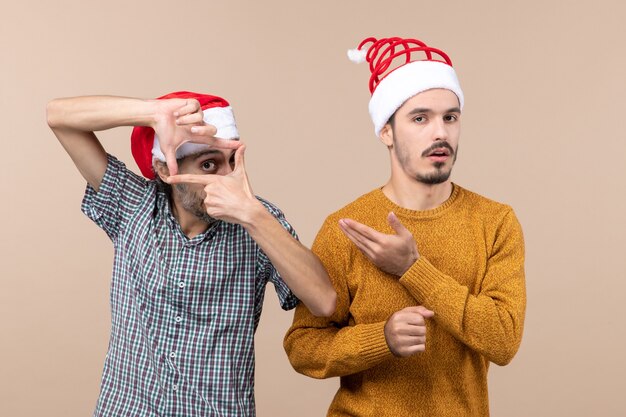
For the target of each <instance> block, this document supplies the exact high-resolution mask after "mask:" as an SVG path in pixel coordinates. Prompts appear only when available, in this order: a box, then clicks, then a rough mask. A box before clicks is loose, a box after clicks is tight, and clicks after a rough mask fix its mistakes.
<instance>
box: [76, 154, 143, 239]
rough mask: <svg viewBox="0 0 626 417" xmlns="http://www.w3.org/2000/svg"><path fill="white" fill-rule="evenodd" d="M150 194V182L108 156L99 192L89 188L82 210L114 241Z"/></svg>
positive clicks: (86, 190) (86, 191)
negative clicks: (148, 193) (148, 191)
mask: <svg viewBox="0 0 626 417" xmlns="http://www.w3.org/2000/svg"><path fill="white" fill-rule="evenodd" d="M146 191H147V181H146V180H145V179H144V178H143V177H140V176H138V175H137V174H135V173H133V172H131V171H129V170H128V168H126V165H124V163H123V162H121V161H119V160H118V159H116V158H115V157H114V156H112V155H107V168H106V171H105V173H104V177H103V178H102V182H101V183H100V187H99V189H98V191H96V190H95V189H94V188H93V187H92V186H91V185H89V184H87V188H86V189H85V195H84V197H83V202H82V205H81V210H82V212H83V213H85V215H86V216H87V217H89V218H90V219H91V220H92V221H93V222H94V223H96V224H97V225H98V226H100V228H102V229H103V230H104V231H105V232H106V234H107V235H108V236H109V238H110V239H111V240H113V241H114V240H115V239H116V238H117V236H118V235H119V232H120V229H121V228H122V227H123V226H124V223H125V222H126V221H127V220H128V218H129V217H130V215H131V214H132V213H133V212H134V211H135V209H136V208H137V206H138V205H139V203H140V202H141V200H142V198H144V196H145V194H146Z"/></svg>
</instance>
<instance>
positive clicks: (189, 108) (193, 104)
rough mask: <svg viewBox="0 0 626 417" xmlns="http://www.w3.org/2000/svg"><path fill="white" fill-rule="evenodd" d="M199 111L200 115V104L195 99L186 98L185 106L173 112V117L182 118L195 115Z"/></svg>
mask: <svg viewBox="0 0 626 417" xmlns="http://www.w3.org/2000/svg"><path fill="white" fill-rule="evenodd" d="M199 110H200V113H202V111H201V109H200V102H199V101H198V100H196V99H193V98H188V99H187V100H186V102H185V104H183V105H182V106H180V107H179V108H178V110H176V111H175V112H174V116H184V115H186V114H191V113H196V112H198V111H199Z"/></svg>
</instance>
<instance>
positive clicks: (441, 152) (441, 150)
mask: <svg viewBox="0 0 626 417" xmlns="http://www.w3.org/2000/svg"><path fill="white" fill-rule="evenodd" d="M428 156H435V157H444V156H450V151H449V150H448V149H446V148H439V149H435V150H433V151H432V152H430V153H429V154H428Z"/></svg>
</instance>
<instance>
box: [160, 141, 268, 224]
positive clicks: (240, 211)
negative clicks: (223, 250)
mask: <svg viewBox="0 0 626 417" xmlns="http://www.w3.org/2000/svg"><path fill="white" fill-rule="evenodd" d="M245 150H246V147H245V145H241V147H240V148H239V149H237V151H236V152H235V168H234V169H233V171H232V172H231V173H230V174H228V175H214V174H205V175H191V174H183V175H174V176H170V177H168V178H167V180H166V181H167V182H168V183H169V184H179V183H189V184H201V185H204V192H205V193H206V198H205V199H204V207H205V208H206V212H207V214H208V215H209V216H211V217H213V218H215V219H220V220H224V221H226V222H229V223H238V224H245V223H249V222H250V221H251V218H252V215H253V213H254V211H255V210H259V209H260V210H265V208H264V207H263V205H262V204H261V202H260V201H259V200H257V198H256V197H255V196H254V194H253V193H252V187H251V186H250V181H249V180H248V175H247V173H246V167H245V165H244V152H245Z"/></svg>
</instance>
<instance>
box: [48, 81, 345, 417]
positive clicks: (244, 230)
mask: <svg viewBox="0 0 626 417" xmlns="http://www.w3.org/2000/svg"><path fill="white" fill-rule="evenodd" d="M48 124H49V125H50V127H51V129H52V130H53V132H54V134H55V135H56V136H57V138H58V139H59V141H60V142H61V145H63V147H64V148H65V150H66V151H67V153H68V154H69V155H70V157H71V158H72V160H73V162H74V164H75V165H76V167H77V168H78V170H79V171H80V173H81V174H82V176H83V177H84V178H85V179H86V180H87V183H88V184H87V189H86V192H85V197H84V200H83V204H82V210H83V212H84V213H85V214H86V215H87V216H88V217H89V218H90V219H92V220H93V221H94V222H95V223H96V224H97V225H98V226H100V227H101V228H102V229H103V230H104V231H105V232H106V233H107V235H108V236H109V237H110V238H111V240H112V241H113V244H114V247H115V259H114V264H113V276H112V282H111V318H112V325H111V339H110V343H109V349H108V352H107V357H106V361H105V365H104V371H103V376H102V385H101V392H100V396H99V399H98V403H97V406H96V410H95V412H94V415H95V416H115V417H119V416H133V417H139V416H146V417H147V416H185V417H193V416H253V415H254V414H255V409H254V332H255V330H256V327H257V325H258V322H259V317H260V314H261V308H262V304H263V296H264V291H265V285H266V283H267V282H268V281H270V282H272V283H273V284H274V286H275V288H276V291H277V293H278V297H279V299H280V303H281V306H282V308H284V309H291V308H293V307H295V306H296V304H297V303H298V300H301V301H302V302H303V303H304V305H306V306H307V307H308V308H309V309H310V311H311V312H312V313H313V314H316V315H319V316H329V315H330V314H332V312H333V311H334V308H335V297H336V295H335V292H334V290H333V287H332V285H331V284H330V281H329V279H328V275H327V274H326V271H325V270H324V268H323V267H322V265H321V264H320V262H319V260H318V259H317V257H316V256H315V255H313V254H312V253H311V252H310V251H309V250H308V249H307V248H305V247H304V246H303V245H301V244H300V243H299V242H298V241H297V237H296V234H295V232H294V230H293V228H292V227H291V225H289V223H287V221H286V220H285V218H284V216H283V214H282V212H281V211H280V210H279V209H278V208H276V207H275V206H273V205H272V204H270V203H269V202H267V201H265V200H263V199H260V198H257V197H255V196H254V194H253V193H252V190H251V188H250V184H249V182H248V178H247V175H246V171H245V166H244V151H245V146H244V145H243V144H241V142H239V141H238V140H237V139H238V138H239V135H238V133H237V129H236V126H235V123H234V118H233V116H232V110H231V109H230V106H229V105H228V102H226V101H225V100H223V99H221V98H219V97H215V96H208V95H202V94H196V93H187V92H179V93H173V94H171V95H168V96H164V97H162V99H159V100H141V99H132V98H123V97H110V96H90V97H74V98H64V99H56V100H53V101H51V102H50V103H49V104H48ZM118 126H135V128H134V131H133V136H132V146H133V155H134V157H135V160H136V161H137V164H138V165H139V167H140V169H141V171H142V173H143V174H144V176H145V177H147V179H146V178H143V177H141V176H138V175H136V174H135V173H133V172H131V171H130V170H128V169H127V168H126V167H125V165H124V164H123V163H122V162H120V161H118V160H117V159H116V158H115V157H113V156H111V155H108V154H107V153H106V152H105V150H104V149H103V147H102V145H101V144H100V142H99V141H98V139H97V138H96V136H95V134H94V133H93V132H94V131H99V130H105V129H110V128H114V127H118ZM233 139H234V140H233Z"/></svg>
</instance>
